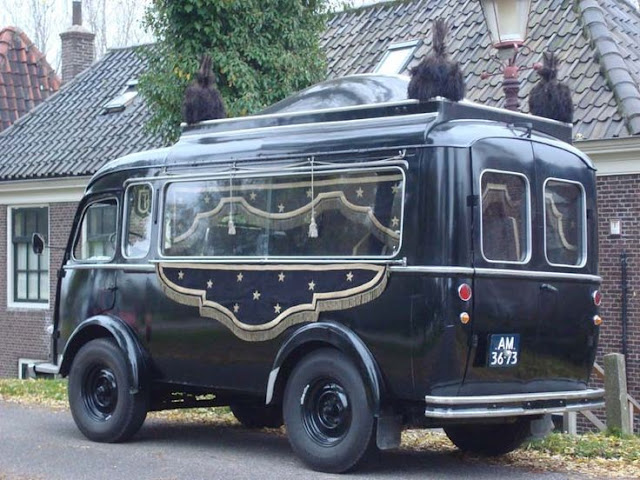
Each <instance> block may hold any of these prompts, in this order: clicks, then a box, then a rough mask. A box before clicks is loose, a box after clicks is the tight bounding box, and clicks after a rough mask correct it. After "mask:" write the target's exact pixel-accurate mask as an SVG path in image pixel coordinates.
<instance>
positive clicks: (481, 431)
mask: <svg viewBox="0 0 640 480" xmlns="http://www.w3.org/2000/svg"><path fill="white" fill-rule="evenodd" d="M530 431H531V422H530V421H529V420H526V419H519V420H516V421H515V422H513V423H497V424H476V425H474V424H471V425H451V426H449V427H445V428H444V432H445V433H446V434H447V437H449V440H451V441H452V442H453V443H454V445H455V446H456V447H458V448H459V449H460V450H463V451H465V452H471V453H477V454H479V455H485V456H489V457H495V456H498V455H504V454H505V453H509V452H511V451H513V450H515V449H516V448H518V447H519V446H520V445H522V443H523V442H524V441H525V440H526V439H527V438H528V437H529V435H530Z"/></svg>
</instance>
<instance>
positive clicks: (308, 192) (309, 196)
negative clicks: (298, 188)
mask: <svg viewBox="0 0 640 480" xmlns="http://www.w3.org/2000/svg"><path fill="white" fill-rule="evenodd" d="M311 194H312V192H311V189H309V190H307V198H311Z"/></svg>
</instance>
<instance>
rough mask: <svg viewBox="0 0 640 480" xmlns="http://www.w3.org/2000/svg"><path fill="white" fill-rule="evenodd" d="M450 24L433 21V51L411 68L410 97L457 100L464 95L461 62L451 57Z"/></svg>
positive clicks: (422, 99)
mask: <svg viewBox="0 0 640 480" xmlns="http://www.w3.org/2000/svg"><path fill="white" fill-rule="evenodd" d="M447 32H448V27H447V23H446V21H445V20H443V19H440V18H439V19H437V20H435V21H434V22H433V53H432V54H431V55H430V56H428V57H427V58H425V59H424V60H422V61H421V62H420V63H419V64H418V66H417V67H414V68H412V69H411V82H410V83H409V88H408V91H407V93H408V96H409V98H413V99H416V100H420V101H421V102H424V101H426V100H429V99H430V98H434V97H444V98H447V99H449V100H453V101H454V102H457V101H459V100H462V99H463V98H464V91H465V84H464V77H463V76H462V71H461V70H460V65H459V64H458V62H454V61H451V60H449V59H448V58H447V47H446V44H445V39H446V36H447Z"/></svg>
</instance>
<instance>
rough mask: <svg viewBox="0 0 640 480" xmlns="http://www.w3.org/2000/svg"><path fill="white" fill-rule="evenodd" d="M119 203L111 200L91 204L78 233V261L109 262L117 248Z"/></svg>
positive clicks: (74, 254)
mask: <svg viewBox="0 0 640 480" xmlns="http://www.w3.org/2000/svg"><path fill="white" fill-rule="evenodd" d="M117 218H118V203H117V202H116V200H115V199H112V198H109V199H105V200H101V201H99V202H94V203H92V204H90V205H89V206H88V207H87V208H86V209H85V211H84V214H83V216H82V222H81V224H80V230H79V231H78V232H77V233H76V240H75V244H74V246H73V257H74V258H75V259H76V260H92V261H108V260H111V259H112V258H113V255H114V253H115V246H116V236H117V235H116V225H117Z"/></svg>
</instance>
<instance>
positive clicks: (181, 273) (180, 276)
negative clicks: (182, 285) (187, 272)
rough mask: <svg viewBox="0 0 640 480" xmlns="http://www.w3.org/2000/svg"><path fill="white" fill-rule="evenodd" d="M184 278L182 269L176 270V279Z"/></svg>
mask: <svg viewBox="0 0 640 480" xmlns="http://www.w3.org/2000/svg"><path fill="white" fill-rule="evenodd" d="M183 278H184V272H183V271H182V270H180V271H179V272H178V280H182V279H183Z"/></svg>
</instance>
